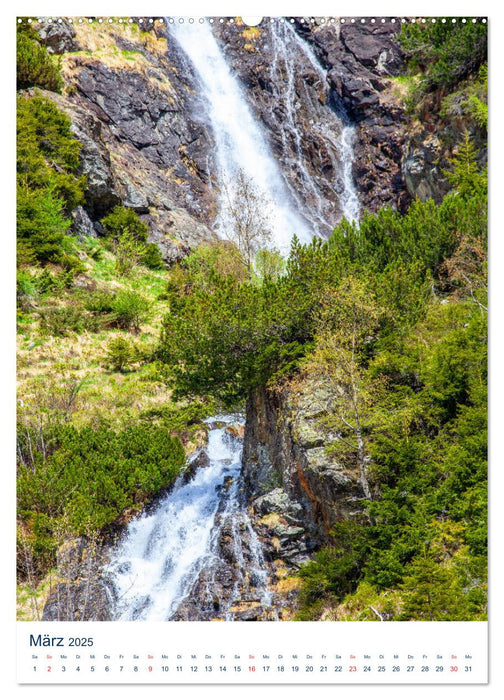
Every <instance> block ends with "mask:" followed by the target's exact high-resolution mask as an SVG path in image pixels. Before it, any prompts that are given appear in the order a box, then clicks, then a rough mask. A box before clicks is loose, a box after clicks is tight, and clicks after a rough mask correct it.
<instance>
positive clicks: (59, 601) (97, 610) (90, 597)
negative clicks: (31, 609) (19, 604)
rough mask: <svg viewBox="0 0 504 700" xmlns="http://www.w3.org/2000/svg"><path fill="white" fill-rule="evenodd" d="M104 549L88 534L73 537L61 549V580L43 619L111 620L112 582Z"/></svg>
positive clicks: (49, 598) (50, 599)
mask: <svg viewBox="0 0 504 700" xmlns="http://www.w3.org/2000/svg"><path fill="white" fill-rule="evenodd" d="M104 556H105V554H104V550H103V549H102V547H101V546H100V545H99V544H98V543H96V542H91V541H90V540H89V539H88V538H86V537H79V538H77V539H76V540H69V541H68V542H66V543H65V544H64V545H62V546H61V547H60V549H59V551H58V579H59V580H58V582H57V583H56V584H55V585H54V586H52V588H51V591H50V593H49V597H48V599H47V601H46V604H45V606H44V612H43V616H42V619H43V620H53V621H55V620H68V621H81V622H82V621H85V620H95V621H103V620H110V599H109V594H108V586H109V582H108V581H107V580H106V578H105V577H104V575H103V573H102V572H103V565H104V563H105V562H104Z"/></svg>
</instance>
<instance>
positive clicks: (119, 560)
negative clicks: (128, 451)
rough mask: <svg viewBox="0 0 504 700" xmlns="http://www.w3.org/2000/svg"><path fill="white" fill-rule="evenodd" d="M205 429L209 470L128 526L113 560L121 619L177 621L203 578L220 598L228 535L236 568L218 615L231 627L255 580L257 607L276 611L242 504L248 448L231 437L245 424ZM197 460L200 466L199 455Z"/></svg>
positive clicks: (225, 419)
mask: <svg viewBox="0 0 504 700" xmlns="http://www.w3.org/2000/svg"><path fill="white" fill-rule="evenodd" d="M207 422H208V423H209V424H210V426H211V428H212V429H211V430H210V432H209V435H208V443H207V446H206V447H205V448H203V454H204V456H205V459H204V463H205V464H206V466H199V467H198V468H196V470H195V473H194V475H193V477H192V478H191V479H190V480H189V481H187V479H186V477H184V476H181V477H179V479H178V481H177V482H176V483H175V486H174V488H173V489H172V490H171V492H170V493H169V494H167V495H166V496H165V497H164V498H163V499H162V500H161V501H160V503H159V504H158V505H157V506H156V507H155V508H154V510H153V512H150V513H146V514H144V515H142V516H141V517H139V518H138V519H136V520H134V521H132V522H131V523H130V525H129V526H128V528H127V531H126V533H125V535H124V537H123V539H122V541H121V542H120V543H119V545H118V546H117V547H116V549H115V551H114V553H113V556H112V559H111V562H110V565H109V575H110V578H111V580H112V581H113V585H114V595H113V598H114V599H115V601H116V604H115V619H119V620H152V621H162V620H170V619H172V618H173V616H174V615H175V614H176V613H177V611H178V609H179V608H180V606H182V605H183V604H184V602H185V601H187V599H188V597H189V596H190V594H191V591H192V589H193V587H194V586H195V584H196V583H197V582H198V577H200V575H201V572H203V571H204V572H206V579H205V582H204V585H203V588H208V589H209V590H208V594H209V596H210V597H212V596H213V597H215V590H213V591H212V590H210V589H211V588H212V587H213V586H212V583H213V579H215V577H218V575H219V571H220V569H222V568H226V570H227V569H228V568H229V567H228V562H227V561H224V560H223V556H224V554H223V551H222V537H221V535H222V532H223V529H224V528H226V535H227V537H228V539H229V540H230V541H229V544H228V548H229V550H230V552H227V553H225V554H226V556H227V558H228V559H229V556H230V555H231V557H233V558H234V566H233V567H232V572H233V580H232V581H231V582H230V585H229V592H228V594H227V595H226V600H225V601H222V604H221V605H220V606H219V614H220V615H221V617H222V618H223V619H233V615H232V613H230V608H231V606H232V604H233V603H237V602H239V600H240V592H241V591H242V589H243V586H244V583H245V582H247V584H249V583H250V581H251V580H252V584H253V588H254V594H255V596H254V597H255V599H256V600H257V601H258V602H259V603H261V604H262V605H264V606H266V607H268V606H270V605H271V593H270V592H269V589H268V572H267V567H266V564H265V562H264V559H263V556H262V550H261V546H260V543H259V541H258V539H257V536H256V535H255V533H254V530H253V528H252V526H251V523H250V520H249V519H248V516H247V513H246V509H245V508H244V506H243V503H242V501H241V499H240V471H241V454H242V440H241V439H239V438H237V437H236V436H234V435H233V434H232V432H230V431H229V430H228V427H229V426H230V425H234V426H237V425H238V426H239V425H240V423H239V422H237V417H236V416H218V417H217V418H210V419H208V421H207ZM197 456H198V457H199V458H200V459H201V452H198V453H197ZM189 466H190V465H189ZM244 541H245V543H246V546H245V547H244V546H243V544H244ZM201 597H202V598H205V595H202V596H201ZM191 603H194V601H192V600H191ZM202 605H204V600H203V601H202ZM200 612H201V611H200V610H199V609H197V610H196V609H195V610H194V611H193V614H194V615H195V616H196V615H197V617H198V618H200V617H201V616H202V615H201V614H200Z"/></svg>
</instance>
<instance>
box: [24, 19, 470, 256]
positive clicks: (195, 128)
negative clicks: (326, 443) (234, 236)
mask: <svg viewBox="0 0 504 700" xmlns="http://www.w3.org/2000/svg"><path fill="white" fill-rule="evenodd" d="M400 26H401V25H400V21H399V20H397V21H394V22H393V21H392V20H391V19H387V20H386V21H385V22H377V23H373V24H371V23H366V24H362V23H356V22H355V23H351V22H347V23H345V24H339V23H338V22H336V23H329V22H314V23H308V22H307V21H304V20H301V19H299V18H298V19H295V20H292V21H291V20H290V19H289V20H286V21H285V22H282V23H281V22H279V21H278V20H277V21H275V22H273V23H271V22H269V21H266V20H265V21H263V22H262V24H261V25H260V27H258V28H257V27H247V26H245V25H244V24H243V23H242V22H241V21H240V20H239V19H237V20H235V21H233V22H232V23H230V22H227V21H225V22H223V23H217V22H216V23H215V25H214V27H215V29H214V31H215V33H216V35H217V37H218V39H219V42H220V44H221V47H222V49H223V51H224V53H225V55H226V58H227V60H228V62H229V64H230V66H231V68H232V69H233V71H234V72H235V73H236V74H237V76H238V77H239V78H240V80H241V82H242V85H243V87H244V94H245V96H246V99H247V101H248V103H249V105H250V107H251V109H252V110H253V112H254V113H255V115H256V117H257V118H258V119H259V120H260V122H261V124H262V125H263V127H264V129H265V132H266V135H267V138H268V141H269V143H270V146H271V148H272V151H273V153H274V154H275V158H276V159H277V161H278V162H279V164H280V165H281V169H282V172H283V174H284V177H285V178H286V180H287V182H288V184H289V187H290V190H291V193H292V194H293V198H294V200H295V201H297V204H298V206H299V207H300V209H301V210H303V209H304V210H305V211H310V212H311V214H312V219H313V220H315V221H316V222H317V224H316V227H317V230H318V233H320V234H321V235H328V234H329V233H330V231H331V228H332V227H333V226H334V225H335V224H336V223H337V222H338V221H339V219H340V218H341V216H342V215H343V214H344V213H345V206H344V202H343V201H342V197H343V194H344V182H343V179H344V177H345V162H346V161H348V157H349V152H348V151H345V144H344V143H343V141H342V129H343V128H344V126H345V124H347V125H352V127H353V132H352V134H353V135H352V139H353V143H352V144H347V146H348V147H351V148H352V149H353V164H351V170H350V171H349V172H350V176H351V177H352V178H353V180H354V183H355V189H356V192H357V196H358V199H359V201H360V205H361V208H363V209H368V210H370V211H376V210H378V209H379V208H380V207H382V206H383V205H386V204H388V205H390V206H392V207H393V208H396V209H400V210H404V209H405V207H406V206H407V205H408V203H409V202H410V201H411V199H412V198H414V197H417V196H418V197H420V199H426V198H428V197H433V198H434V199H435V200H436V201H439V200H440V199H441V198H442V196H443V195H444V194H445V192H446V189H447V188H446V181H445V179H444V176H443V170H444V169H445V168H446V167H447V165H448V158H449V157H450V156H451V155H452V153H453V149H454V148H455V147H456V145H457V142H458V141H459V140H460V137H461V134H462V133H463V131H464V130H465V129H466V128H468V127H469V129H470V131H471V136H472V137H474V138H476V140H478V134H477V133H475V132H476V131H477V130H475V128H474V125H472V126H471V125H470V124H469V125H468V123H467V119H464V118H463V115H462V114H461V113H460V110H458V112H457V105H456V104H455V105H452V106H451V108H450V110H448V112H447V113H445V115H444V116H443V118H441V117H440V116H439V113H440V109H439V107H440V106H439V105H434V104H431V103H430V102H427V103H426V105H425V107H424V113H423V114H422V115H421V119H412V117H411V116H410V115H408V114H406V113H405V109H404V100H403V99H402V94H401V90H400V87H399V88H398V84H397V82H396V81H395V78H396V77H397V76H398V75H399V74H400V72H401V71H402V70H403V68H404V55H403V52H402V49H401V46H400V43H399V41H398V32H399V30H400ZM38 31H39V36H40V37H41V40H42V41H43V42H44V43H45V44H46V46H47V48H48V50H49V51H50V52H51V53H53V54H58V55H59V56H61V62H62V75H63V78H64V82H65V88H64V91H63V94H62V95H56V94H54V93H46V96H48V97H50V99H52V100H54V101H55V102H56V103H57V104H58V105H59V106H60V107H61V108H62V109H63V110H64V111H65V112H66V113H67V114H68V115H69V116H70V118H71V120H72V124H73V128H74V131H75V134H76V136H77V138H78V139H79V141H80V142H81V143H82V146H83V148H82V172H83V173H84V174H85V175H86V176H87V179H88V186H87V191H86V202H85V205H84V207H79V208H78V209H77V210H76V211H75V212H74V213H73V218H74V230H75V232H76V233H78V234H85V235H96V234H100V233H101V232H102V231H101V226H100V223H99V221H100V219H101V218H102V217H103V216H104V215H105V214H107V213H108V212H109V211H110V210H111V208H112V207H113V206H114V205H115V204H123V205H125V206H127V207H131V208H133V209H135V211H136V212H138V213H139V214H140V215H141V217H142V218H143V219H144V220H145V222H146V223H147V224H148V225H149V228H150V240H151V241H153V242H155V243H157V244H158V246H159V248H160V250H161V252H162V255H163V257H164V259H165V260H166V262H167V263H168V264H170V263H172V262H173V261H175V260H177V259H180V258H181V257H183V256H184V255H186V254H187V252H188V251H189V250H190V249H192V248H194V247H195V246H196V245H198V244H199V243H200V242H201V241H203V240H210V239H212V238H213V236H214V234H213V233H212V222H213V219H214V216H215V213H216V194H217V189H216V187H217V186H218V183H217V182H216V172H215V164H214V161H213V147H214V144H213V136H212V131H211V128H210V126H209V124H208V115H207V114H206V111H205V106H204V104H203V103H202V101H201V100H202V98H201V94H200V93H201V86H200V85H198V80H197V77H196V76H195V75H194V70H193V69H192V66H191V65H190V64H189V62H188V59H187V58H186V57H185V55H184V53H183V51H182V50H181V49H180V47H179V46H178V44H177V42H176V40H175V39H174V38H172V36H171V34H170V32H169V29H167V26H166V24H165V23H161V22H159V21H158V20H156V21H152V20H149V19H148V18H135V19H134V21H132V22H127V21H124V22H121V23H120V22H118V21H114V22H112V23H106V22H104V23H101V24H98V23H97V22H93V23H91V24H89V23H86V22H82V23H78V22H75V23H73V24H72V25H70V24H68V23H66V22H65V21H63V22H62V23H59V24H54V23H51V24H49V23H47V22H43V23H41V24H40V25H39V26H38ZM431 102H432V101H431ZM480 140H481V141H482V139H480ZM482 142H483V141H482ZM346 176H347V177H348V174H347V175H346Z"/></svg>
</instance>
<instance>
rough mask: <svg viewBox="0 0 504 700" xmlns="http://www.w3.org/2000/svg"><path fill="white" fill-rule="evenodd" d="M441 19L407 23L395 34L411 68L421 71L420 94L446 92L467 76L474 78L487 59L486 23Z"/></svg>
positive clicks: (449, 18)
mask: <svg viewBox="0 0 504 700" xmlns="http://www.w3.org/2000/svg"><path fill="white" fill-rule="evenodd" d="M444 19H445V20H446V21H441V20H440V19H439V18H436V22H430V21H427V22H425V23H422V22H419V21H418V22H415V23H410V22H407V23H406V24H404V25H403V27H402V29H401V33H400V35H399V41H400V43H401V47H402V48H403V50H404V51H405V52H406V55H407V56H408V57H409V60H410V63H411V64H412V67H413V69H414V70H415V69H417V68H420V69H421V70H422V73H423V77H422V79H421V85H422V90H423V91H424V92H432V91H434V90H438V89H441V90H444V91H445V92H449V91H450V90H452V89H453V88H454V87H456V86H457V85H458V84H459V83H460V82H461V81H462V80H464V79H465V78H467V77H468V76H475V75H476V74H477V72H478V70H479V68H480V66H481V65H482V64H483V63H485V62H486V60H487V26H486V24H484V23H483V22H481V20H478V21H476V22H474V23H473V22H471V21H468V22H465V23H463V22H461V21H460V18H451V17H446V18H444ZM452 19H454V20H455V21H453V22H452Z"/></svg>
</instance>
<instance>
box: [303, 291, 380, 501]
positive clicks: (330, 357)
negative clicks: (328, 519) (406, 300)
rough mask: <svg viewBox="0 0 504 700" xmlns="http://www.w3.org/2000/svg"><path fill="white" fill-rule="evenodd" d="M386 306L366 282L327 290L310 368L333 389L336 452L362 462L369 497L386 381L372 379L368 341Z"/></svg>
mask: <svg viewBox="0 0 504 700" xmlns="http://www.w3.org/2000/svg"><path fill="white" fill-rule="evenodd" d="M380 315H381V311H380V309H379V307H378V305H377V303H376V302H375V300H374V298H373V296H372V295H371V294H370V293H369V291H368V290H367V289H366V288H365V286H364V285H363V284H362V283H360V282H359V281H357V280H356V279H354V278H353V277H348V278H347V279H345V280H344V281H343V283H342V284H341V285H340V286H339V287H338V288H337V289H330V290H328V291H327V292H326V294H325V295H324V299H323V303H322V306H321V310H320V311H319V318H318V321H319V329H320V330H319V333H318V335H317V338H316V346H315V350H314V352H313V354H312V356H311V359H310V361H309V363H308V371H309V372H310V371H314V372H316V373H318V374H319V375H321V376H322V377H323V378H324V379H325V380H326V381H327V383H328V384H329V386H330V388H331V389H332V391H331V394H332V396H333V399H332V403H331V406H330V412H329V414H328V416H327V417H326V418H325V422H326V424H327V427H328V428H330V429H331V430H333V431H335V432H336V434H337V438H336V440H335V442H334V443H333V445H332V446H331V447H332V451H333V452H334V453H335V454H337V455H338V456H339V457H340V458H341V459H343V460H344V461H345V462H346V464H347V465H348V466H349V467H351V466H353V465H354V464H356V465H357V467H358V470H359V474H360V476H359V480H360V483H361V485H362V490H363V492H364V495H365V497H366V498H367V499H371V498H372V492H371V487H370V484H369V478H368V470H369V465H370V462H371V456H370V453H369V449H368V442H369V435H370V425H371V412H372V408H373V405H374V404H375V402H376V400H377V397H378V396H379V395H380V393H381V388H382V385H383V382H382V381H381V380H379V379H375V380H370V379H369V378H367V376H366V372H365V368H364V367H363V361H362V360H363V355H365V349H366V345H368V344H369V342H371V340H372V338H373V334H374V332H375V331H376V328H377V325H378V320H379V317H380Z"/></svg>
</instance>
